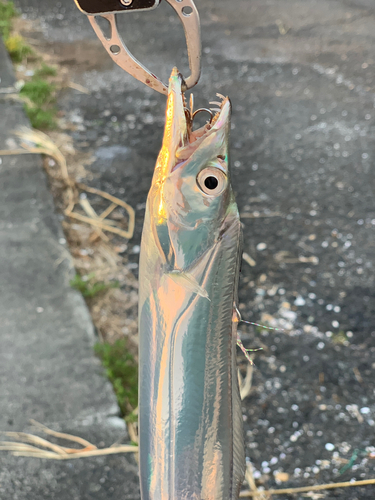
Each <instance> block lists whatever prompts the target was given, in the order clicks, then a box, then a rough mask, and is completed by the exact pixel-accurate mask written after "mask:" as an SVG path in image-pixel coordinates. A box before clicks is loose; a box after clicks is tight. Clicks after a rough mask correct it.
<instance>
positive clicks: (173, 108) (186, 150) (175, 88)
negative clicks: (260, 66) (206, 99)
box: [166, 68, 231, 170]
mask: <svg viewBox="0 0 375 500" xmlns="http://www.w3.org/2000/svg"><path fill="white" fill-rule="evenodd" d="M183 85H184V81H183V78H182V75H181V74H180V73H179V72H178V70H177V68H174V69H173V71H172V74H171V77H170V79H169V90H168V104H167V111H166V115H167V125H166V131H167V128H168V118H171V119H172V121H173V125H172V127H171V129H173V131H174V133H172V137H173V139H174V142H175V144H174V147H172V149H174V151H175V159H176V163H181V162H183V161H185V160H187V159H188V158H190V157H191V156H192V155H193V153H194V152H195V151H196V150H197V149H198V148H199V146H200V145H201V144H202V142H204V141H205V140H206V139H207V138H208V137H209V136H211V135H213V134H215V135H219V136H220V135H223V136H227V135H228V133H229V128H230V125H229V124H230V115H231V103H230V100H229V97H224V96H223V95H221V94H216V95H217V97H218V98H219V99H220V101H215V102H210V104H212V105H215V107H216V109H214V110H213V111H212V110H211V109H209V108H204V109H198V110H194V109H193V106H194V100H193V96H192V94H191V96H190V103H189V105H190V106H189V107H188V105H187V102H186V99H185V95H184V92H183V90H182V89H183ZM203 111H205V112H208V113H209V114H210V115H211V119H210V120H209V121H208V122H207V123H206V124H204V125H203V126H201V127H200V128H198V129H196V130H193V122H194V118H195V116H196V115H197V114H198V113H199V112H203ZM171 131H172V130H171ZM172 137H170V139H172ZM175 167H176V164H175V165H174V166H173V168H172V170H174V168H175Z"/></svg>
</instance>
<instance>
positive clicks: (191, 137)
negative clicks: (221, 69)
mask: <svg viewBox="0 0 375 500" xmlns="http://www.w3.org/2000/svg"><path fill="white" fill-rule="evenodd" d="M182 83H183V80H182V77H181V75H180V74H179V73H178V71H177V69H174V70H173V72H172V75H171V77H170V81H169V92H168V101H167V110H166V124H165V130H164V136H163V143H162V148H161V150H160V153H159V156H158V160H157V163H156V167H155V172H154V177H153V181H152V186H151V190H150V193H149V197H148V208H147V210H148V215H149V217H150V223H151V227H152V233H153V238H154V241H155V243H156V245H157V247H158V249H159V253H160V255H161V257H162V260H163V261H164V264H166V268H167V269H170V270H171V269H172V270H176V269H177V270H178V269H179V270H181V269H186V268H187V267H189V266H190V265H192V264H193V263H194V262H195V261H196V259H197V258H199V256H200V255H202V254H203V253H205V252H206V251H207V250H209V249H212V248H213V246H214V244H215V242H218V241H219V239H220V237H221V236H222V235H223V234H224V233H225V230H226V227H227V226H228V221H230V220H233V218H234V219H236V221H238V220H239V219H238V210H237V205H236V203H235V200H234V194H233V191H232V188H231V184H230V171H229V162H228V139H229V131H230V115H231V104H230V101H229V99H228V98H223V99H222V102H221V105H220V110H219V112H218V113H217V114H216V115H215V116H214V117H213V119H212V120H211V122H210V123H207V124H206V125H204V126H203V127H201V128H199V129H197V130H194V131H193V130H192V119H191V115H192V111H189V110H187V108H186V103H185V97H184V94H183V91H182ZM229 223H230V222H229Z"/></svg>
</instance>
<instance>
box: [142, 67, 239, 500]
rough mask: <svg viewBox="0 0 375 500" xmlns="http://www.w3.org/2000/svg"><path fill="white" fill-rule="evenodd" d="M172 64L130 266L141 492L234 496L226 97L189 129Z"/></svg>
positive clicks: (232, 211) (231, 216) (167, 496)
mask: <svg viewBox="0 0 375 500" xmlns="http://www.w3.org/2000/svg"><path fill="white" fill-rule="evenodd" d="M181 85H182V78H181V76H180V75H179V73H178V71H177V69H174V70H173V72H172V75H171V77H170V82H169V94H168V102H167V110H166V125H165V131H164V138H163V144H162V148H161V151H160V153H159V156H158V159H157V163H156V167H155V172H154V176H153V180H152V185H151V189H150V192H149V195H148V199H147V207H146V215H145V222H144V227H143V235H142V245H141V255H140V275H139V297H140V298H139V339H140V344H139V366H140V368H139V369H140V378H139V453H140V481H141V493H142V500H232V499H237V498H238V496H239V490H240V487H241V484H242V481H243V476H244V468H245V454H244V439H243V423H242V422H243V419H242V412H241V405H240V396H239V389H238V380H237V369H236V342H237V324H238V321H239V316H238V313H237V309H236V307H235V306H234V304H235V303H236V301H237V286H238V276H239V265H240V259H241V225H240V219H239V214H238V209H237V205H236V202H235V199H234V194H233V190H232V187H231V184H230V172H229V165H228V136H229V130H230V114H231V105H230V101H229V99H228V98H223V100H222V102H221V103H219V104H220V111H219V112H218V113H217V114H216V116H215V117H214V118H213V120H212V122H211V123H210V124H206V125H205V126H203V127H202V128H200V129H198V130H196V131H192V119H191V116H190V115H191V114H190V113H189V112H188V111H187V110H186V105H185V99H184V95H183V92H182V90H181Z"/></svg>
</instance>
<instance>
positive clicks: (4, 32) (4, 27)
mask: <svg viewBox="0 0 375 500" xmlns="http://www.w3.org/2000/svg"><path fill="white" fill-rule="evenodd" d="M16 16H18V12H17V10H16V8H15V6H14V3H13V2H2V1H0V35H1V36H2V37H3V38H4V40H5V41H6V40H7V38H9V36H10V32H11V31H12V19H13V18H14V17H16Z"/></svg>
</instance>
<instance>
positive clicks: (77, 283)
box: [70, 274, 119, 299]
mask: <svg viewBox="0 0 375 500" xmlns="http://www.w3.org/2000/svg"><path fill="white" fill-rule="evenodd" d="M94 278H95V274H89V275H88V276H87V279H83V278H82V276H80V275H79V274H76V275H75V277H74V279H72V280H71V281H70V286H71V287H72V288H75V289H76V290H78V291H79V292H81V293H82V295H83V296H84V297H85V298H86V299H92V298H93V297H95V296H96V295H98V293H101V292H104V291H106V290H109V289H110V288H118V287H119V283H118V281H114V282H112V283H103V282H94V283H91V282H92V280H93V279H94Z"/></svg>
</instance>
